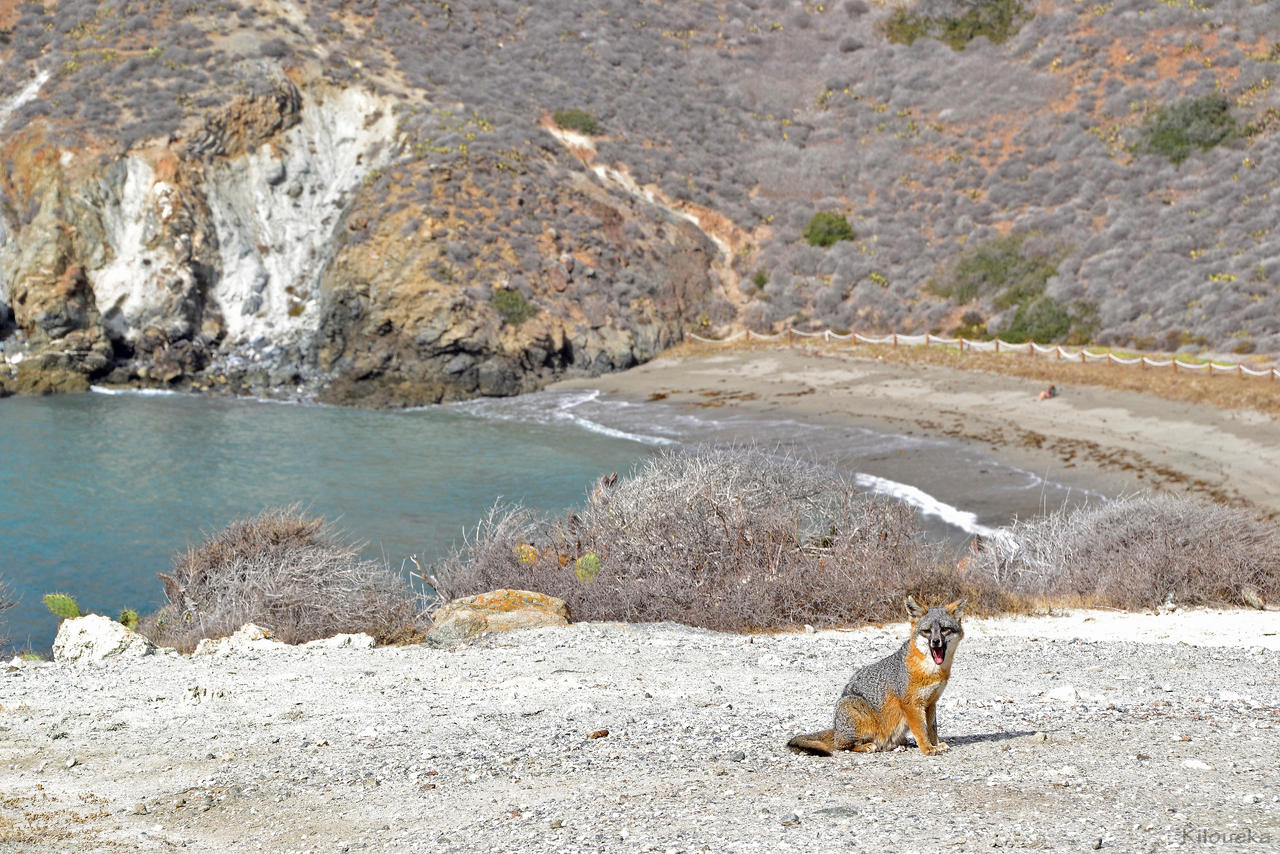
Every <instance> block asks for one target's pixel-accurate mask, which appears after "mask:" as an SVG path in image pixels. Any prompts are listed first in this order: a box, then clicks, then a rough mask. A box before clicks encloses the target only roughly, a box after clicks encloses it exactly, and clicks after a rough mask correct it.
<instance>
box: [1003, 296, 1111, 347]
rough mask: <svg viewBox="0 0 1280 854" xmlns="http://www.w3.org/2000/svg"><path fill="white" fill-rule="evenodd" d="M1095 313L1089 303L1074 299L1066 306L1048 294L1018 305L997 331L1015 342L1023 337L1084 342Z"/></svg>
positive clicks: (1042, 341)
mask: <svg viewBox="0 0 1280 854" xmlns="http://www.w3.org/2000/svg"><path fill="white" fill-rule="evenodd" d="M1095 316H1096V312H1095V311H1094V309H1093V307H1092V306H1091V305H1089V304H1088V303H1076V304H1075V305H1073V306H1071V307H1070V308H1068V307H1067V306H1064V305H1062V304H1060V303H1059V302H1057V301H1056V300H1054V299H1052V298H1050V297H1044V296H1042V297H1037V298H1036V299H1033V300H1030V301H1028V302H1024V303H1022V304H1021V305H1019V306H1018V309H1017V311H1015V312H1014V315H1013V320H1011V321H1010V322H1009V325H1008V326H1007V327H1005V328H1004V329H1003V330H1001V331H1000V337H1001V338H1003V339H1004V340H1006V341H1009V342H1011V343H1014V344H1021V343H1022V342H1023V341H1034V342H1036V343H1037V344H1048V343H1049V342H1051V341H1065V342H1066V343H1069V344H1086V343H1088V342H1089V340H1091V339H1092V337H1093V330H1094V328H1095V326H1096V321H1095V320H1094V318H1095Z"/></svg>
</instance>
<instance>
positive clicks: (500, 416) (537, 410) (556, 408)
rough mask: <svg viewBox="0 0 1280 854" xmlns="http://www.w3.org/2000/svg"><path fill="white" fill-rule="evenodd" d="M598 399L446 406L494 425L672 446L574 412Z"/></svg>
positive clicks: (544, 397)
mask: <svg viewBox="0 0 1280 854" xmlns="http://www.w3.org/2000/svg"><path fill="white" fill-rule="evenodd" d="M599 396H600V392H599V391H598V390H595V389H588V390H585V391H573V392H533V393H531V394H522V395H519V396H517V397H507V398H492V397H490V398H478V399H476V400H467V401H462V402H460V403H452V404H447V406H448V407H449V408H450V409H453V410H455V411H458V412H465V413H467V414H468V415H473V416H475V417H477V418H489V419H493V420H496V421H519V422H522V423H526V424H527V423H532V424H572V425H574V426H576V427H579V428H581V429H583V430H587V431H588V432H591V433H598V434H600V435H602V436H608V437H610V438H612V439H623V440H625V441H628V442H639V443H641V444H644V445H673V444H675V440H673V439H668V438H666V437H664V436H652V435H649V434H646V433H633V432H630V431H627V430H619V429H618V428H616V427H609V426H608V425H605V424H601V423H600V422H598V421H595V420H593V419H591V418H587V417H585V416H583V415H580V414H579V413H577V412H576V411H575V410H576V409H577V408H578V407H580V406H582V405H583V404H586V403H591V402H593V401H595V400H596V399H597V398H598V397H599Z"/></svg>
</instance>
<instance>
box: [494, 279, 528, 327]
mask: <svg viewBox="0 0 1280 854" xmlns="http://www.w3.org/2000/svg"><path fill="white" fill-rule="evenodd" d="M493 310H494V311H496V312H498V314H500V315H502V319H503V320H505V321H506V322H507V323H509V324H511V325H512V326H519V325H520V324H522V323H524V322H525V321H526V320H528V319H529V318H531V317H533V306H531V305H529V302H528V300H526V299H525V298H524V294H522V293H520V292H519V291H517V290H514V289H512V288H499V289H498V290H495V291H494V292H493Z"/></svg>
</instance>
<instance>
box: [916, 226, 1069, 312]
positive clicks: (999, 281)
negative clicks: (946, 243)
mask: <svg viewBox="0 0 1280 854" xmlns="http://www.w3.org/2000/svg"><path fill="white" fill-rule="evenodd" d="M1025 240H1026V235H1024V234H1011V235H1008V236H1007V237H996V238H994V239H992V240H989V241H987V242H986V243H983V244H980V245H978V246H975V247H973V248H972V249H967V250H965V251H964V252H963V253H961V255H960V257H959V258H957V259H956V261H955V264H954V265H953V266H952V268H951V270H950V271H949V272H948V274H947V275H945V276H944V277H943V278H942V279H933V280H931V281H930V282H929V283H928V284H927V285H926V289H928V290H929V291H931V292H932V293H935V294H937V295H938V296H942V297H946V298H948V299H950V300H951V301H952V302H955V303H959V304H961V305H963V304H964V303H967V302H973V301H974V300H975V299H979V298H982V297H990V298H993V299H994V302H995V305H996V308H998V309H1001V310H1004V309H1006V308H1010V307H1012V306H1014V305H1018V304H1019V303H1022V302H1026V301H1027V300H1029V299H1032V298H1034V297H1037V296H1039V295H1040V294H1042V293H1044V287H1045V283H1047V282H1048V281H1049V278H1050V277H1051V276H1052V275H1053V274H1054V273H1056V272H1058V264H1059V263H1060V262H1061V257H1060V256H1043V255H1031V256H1028V255H1027V254H1026V253H1025V252H1024V251H1023V242H1024V241H1025Z"/></svg>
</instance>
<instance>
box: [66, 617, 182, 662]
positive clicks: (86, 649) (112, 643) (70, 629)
mask: <svg viewBox="0 0 1280 854" xmlns="http://www.w3.org/2000/svg"><path fill="white" fill-rule="evenodd" d="M155 651H156V645H155V644H153V643H152V642H151V641H149V640H147V639H146V638H144V637H143V636H142V635H140V634H138V633H137V632H135V631H133V630H132V629H130V628H128V627H127V626H123V625H121V624H120V623H117V622H116V621H115V620H112V619H110V618H108V617H104V616H102V615H101V614H90V615H89V616H87V617H77V618H75V619H72V620H63V621H62V625H60V626H58V637H57V638H56V639H55V640H54V642H53V660H54V661H58V662H68V661H104V660H106V659H108V658H112V657H116V656H119V657H122V658H138V657H141V656H144V655H150V654H152V653H153V652H155Z"/></svg>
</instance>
